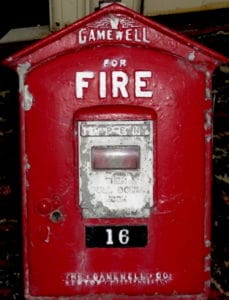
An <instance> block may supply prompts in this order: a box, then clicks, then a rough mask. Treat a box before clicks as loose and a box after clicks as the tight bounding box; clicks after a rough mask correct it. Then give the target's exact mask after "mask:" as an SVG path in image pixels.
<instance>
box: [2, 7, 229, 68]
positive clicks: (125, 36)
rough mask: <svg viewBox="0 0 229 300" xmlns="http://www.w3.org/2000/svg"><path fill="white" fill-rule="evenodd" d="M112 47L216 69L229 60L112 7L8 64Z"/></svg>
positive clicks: (33, 63)
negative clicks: (142, 50)
mask: <svg viewBox="0 0 229 300" xmlns="http://www.w3.org/2000/svg"><path fill="white" fill-rule="evenodd" d="M111 44H113V45H117V44H118V45H126V46H129V47H144V48H148V49H152V50H154V51H163V52H167V53H169V54H171V55H175V56H178V57H180V58H183V59H184V60H188V61H190V62H191V63H193V64H204V65H207V66H208V67H210V68H212V69H214V68H215V67H216V66H217V65H219V64H221V63H223V62H226V61H228V60H227V59H226V58H225V57H224V56H223V55H221V54H219V53H217V52H215V51H213V50H210V49H208V48H207V47H204V46H202V45H201V44H199V43H196V42H194V41H193V40H191V39H189V38H187V37H185V36H183V35H181V34H178V33H177V32H175V31H173V30H170V29H168V28H166V27H164V26H162V25H160V24H158V23H156V22H154V21H152V20H150V19H148V18H146V17H143V16H141V15H140V14H138V13H136V12H135V11H133V10H130V9H128V8H126V7H124V6H122V5H119V4H111V5H109V6H106V7H105V8H103V9H101V10H99V11H97V12H95V13H93V14H91V15H89V16H87V17H85V18H83V19H81V20H80V21H77V22H75V23H73V24H72V25H69V26H68V27H66V28H64V29H62V30H60V31H59V32H56V33H53V34H51V35H49V36H48V37H46V38H44V39H42V40H40V41H38V42H36V43H34V44H33V45H32V46H29V47H27V48H25V49H23V50H22V51H20V52H18V53H16V54H14V55H13V56H11V57H9V58H7V59H6V60H5V61H4V64H7V65H8V66H10V67H12V68H14V69H17V67H18V66H19V65H21V64H27V66H28V68H30V67H35V66H36V65H39V64H41V63H44V62H45V61H47V60H50V59H52V58H55V57H56V56H59V55H63V54H64V53H67V52H71V51H77V50H79V49H82V48H83V47H91V49H92V51H93V48H94V47H98V46H102V45H111ZM28 68H27V70H28Z"/></svg>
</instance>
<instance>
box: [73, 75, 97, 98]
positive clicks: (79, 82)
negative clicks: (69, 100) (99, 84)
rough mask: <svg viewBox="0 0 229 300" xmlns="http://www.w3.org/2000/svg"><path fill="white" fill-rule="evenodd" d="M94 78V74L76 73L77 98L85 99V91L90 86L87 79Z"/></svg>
mask: <svg viewBox="0 0 229 300" xmlns="http://www.w3.org/2000/svg"><path fill="white" fill-rule="evenodd" d="M92 78H94V72H76V98H79V99H82V98H83V94H84V93H83V90H84V88H88V85H89V83H88V81H86V80H85V79H92Z"/></svg>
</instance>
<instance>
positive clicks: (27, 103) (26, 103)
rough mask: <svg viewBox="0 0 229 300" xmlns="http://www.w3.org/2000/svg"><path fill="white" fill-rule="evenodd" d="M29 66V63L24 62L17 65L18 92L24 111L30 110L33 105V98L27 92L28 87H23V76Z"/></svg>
mask: <svg viewBox="0 0 229 300" xmlns="http://www.w3.org/2000/svg"><path fill="white" fill-rule="evenodd" d="M30 66H31V65H30V63H29V62H26V63H24V64H19V65H18V68H17V72H18V75H19V91H20V93H21V95H22V99H23V108H24V110H26V111H28V110H30V109H31V107H32V105H33V96H32V94H31V93H30V92H29V86H28V85H25V76H26V73H27V72H28V70H29V68H30Z"/></svg>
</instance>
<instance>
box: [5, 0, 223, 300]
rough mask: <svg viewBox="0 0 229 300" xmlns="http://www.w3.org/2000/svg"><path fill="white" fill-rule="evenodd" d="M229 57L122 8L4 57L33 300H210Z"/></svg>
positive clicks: (29, 290) (28, 281)
mask: <svg viewBox="0 0 229 300" xmlns="http://www.w3.org/2000/svg"><path fill="white" fill-rule="evenodd" d="M225 61H226V58H225V57H223V56H221V55H220V54H217V53H215V52H213V51H211V50H209V49H207V48H205V47H203V46H201V45H199V44H197V43H195V42H193V41H192V40H189V39H187V38H186V37H183V36H181V35H179V34H177V33H176V32H174V31H171V30H169V29H167V28H165V27H163V26H161V25H159V24H157V23H155V22H153V21H151V20H149V19H147V18H145V17H142V16H141V15H139V14H137V13H136V12H134V11H132V10H130V9H127V8H125V7H123V6H121V5H118V4H113V5H110V6H108V7H106V8H104V9H101V10H100V11H98V12H96V13H94V14H92V15H90V16H88V17H86V18H84V19H82V20H80V21H78V22H76V23H74V24H73V25H71V26H69V27H66V28H65V29H63V30H61V31H59V32H57V33H55V34H52V35H50V36H49V37H47V38H45V39H43V40H41V41H39V42H37V43H35V44H33V45H32V46H30V47H28V48H26V49H24V50H23V51H21V52H19V53H17V54H15V55H13V56H12V57H10V58H8V59H7V60H6V61H5V63H6V64H8V65H9V66H10V67H12V68H14V69H15V70H17V72H18V74H19V79H20V80H19V82H20V105H21V110H20V113H21V163H22V186H23V233H24V285H25V298H26V299H43V298H44V299H85V300H86V299H96V300H97V299H132V298H133V299H158V297H161V298H162V299H166V298H167V297H168V298H171V299H176V298H178V299H206V298H207V295H208V290H209V285H210V245H211V238H210V198H211V197H210V195H211V184H210V182H211V144H212V109H213V105H212V99H211V77H212V72H213V71H214V69H215V68H216V67H217V66H218V65H219V64H221V63H222V62H225Z"/></svg>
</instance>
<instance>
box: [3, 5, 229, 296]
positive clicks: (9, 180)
mask: <svg viewBox="0 0 229 300" xmlns="http://www.w3.org/2000/svg"><path fill="white" fill-rule="evenodd" d="M2 2H3V1H1V4H0V36H1V35H3V34H4V33H5V32H7V31H8V29H10V28H14V27H22V26H36V25H37V24H40V25H43V24H48V0H40V1H22V0H21V1H17V0H15V1H13V0H10V1H9V0H8V1H4V2H3V3H2ZM13 7H14V8H13ZM28 11H30V13H28ZM228 11H229V10H218V11H211V12H204V13H195V14H183V15H173V16H161V17H154V19H155V20H156V21H158V22H160V23H162V24H164V25H167V26H169V27H171V28H174V29H176V30H177V31H180V32H182V33H183V34H186V35H188V36H190V37H191V38H193V39H195V40H197V41H198V42H200V43H202V44H204V45H206V46H208V47H210V48H212V49H215V50H217V51H219V52H221V53H222V54H225V55H226V56H228V57H229V20H228ZM28 44H29V43H14V44H8V45H0V60H2V59H3V58H5V57H7V56H9V55H10V54H11V53H13V52H15V51H17V50H19V49H22V48H23V47H26V46H27V45H28ZM228 83H229V65H224V66H222V67H220V68H219V69H217V71H216V72H215V74H214V77H213V96H214V98H215V114H214V149H213V150H214V155H213V189H212V196H213V199H212V295H211V297H210V298H209V299H229V234H228V228H229V214H228V212H229V160H228V152H229V118H228V117H229V85H228ZM19 157H20V153H19V117H18V78H17V75H16V74H15V73H14V72H13V71H11V70H9V69H6V68H5V67H3V66H1V65H0V300H2V299H23V279H22V277H23V271H22V252H23V249H22V238H23V236H22V231H21V221H22V220H21V196H20V163H19ZM193 218H195V216H193Z"/></svg>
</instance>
